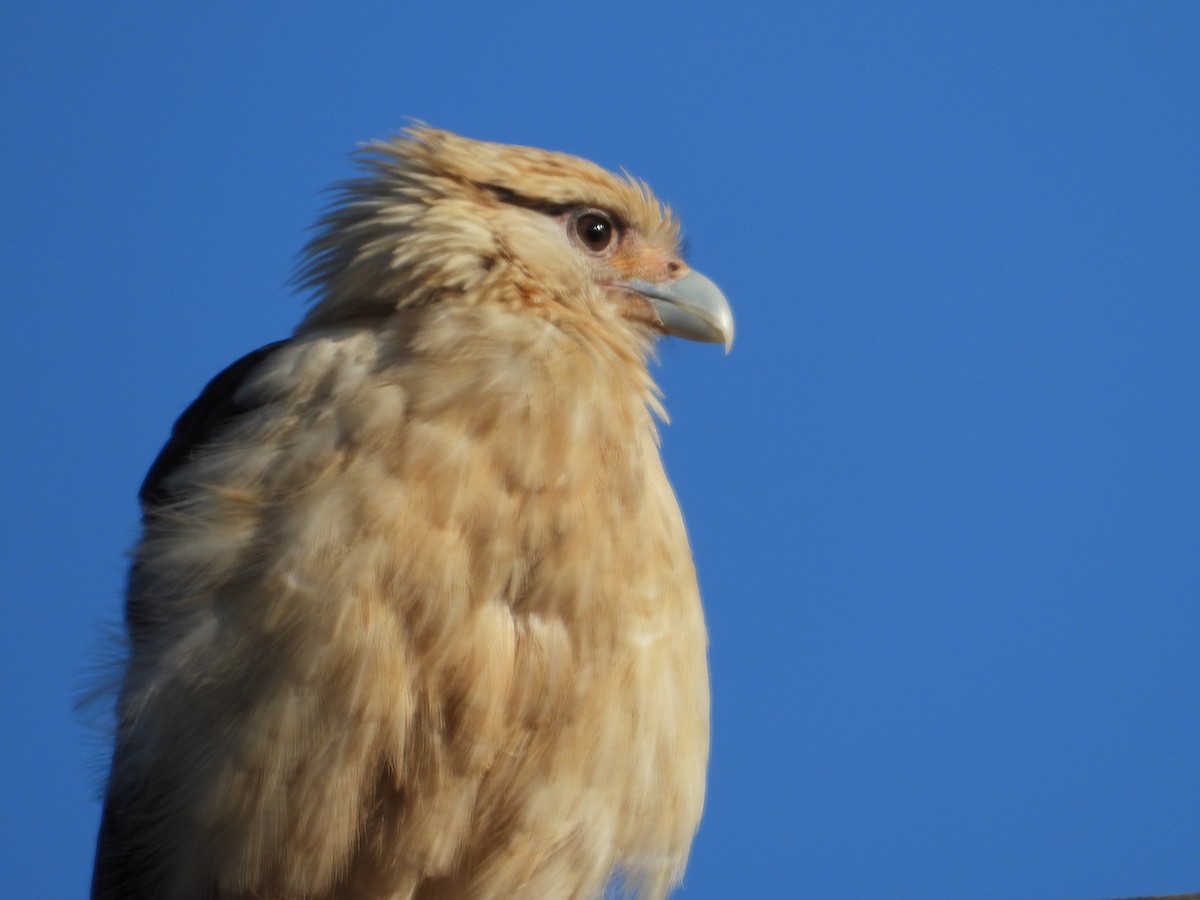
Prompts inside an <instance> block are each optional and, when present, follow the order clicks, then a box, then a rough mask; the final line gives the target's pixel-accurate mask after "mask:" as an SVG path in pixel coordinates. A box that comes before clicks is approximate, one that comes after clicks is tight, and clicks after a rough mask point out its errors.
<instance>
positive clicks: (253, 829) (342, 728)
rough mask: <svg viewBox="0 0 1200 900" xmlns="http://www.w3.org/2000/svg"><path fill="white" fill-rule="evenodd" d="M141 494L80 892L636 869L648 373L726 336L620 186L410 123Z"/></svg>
mask: <svg viewBox="0 0 1200 900" xmlns="http://www.w3.org/2000/svg"><path fill="white" fill-rule="evenodd" d="M361 163H362V168H363V172H362V174H361V177H359V178H358V179H356V180H353V181H351V182H349V183H348V184H346V185H345V186H344V188H343V190H342V192H341V194H340V196H339V198H338V200H337V202H336V203H335V205H334V206H333V208H332V209H331V211H330V212H329V213H328V214H327V215H326V216H325V218H324V219H323V221H322V223H321V226H322V227H321V230H320V231H319V233H318V235H317V236H316V238H315V239H314V240H313V241H312V242H311V244H310V246H309V248H308V253H307V261H306V265H305V268H304V269H303V272H302V275H301V280H302V281H303V282H304V283H305V284H307V285H308V286H310V287H311V288H313V289H314V291H315V294H316V302H315V304H314V306H313V308H312V309H311V311H310V312H309V314H308V315H307V317H306V318H305V319H304V320H303V321H302V322H301V323H300V325H299V327H298V328H297V329H296V332H295V334H294V335H293V336H292V337H291V338H290V339H288V340H284V341H280V342H278V343H275V344H272V345H270V346H267V347H264V348H262V349H260V350H257V351H255V352H254V353H251V354H250V355H248V356H246V357H244V358H243V359H241V360H240V361H238V362H236V363H234V364H233V365H232V366H231V367H229V368H228V369H226V370H225V371H224V372H222V373H221V374H220V375H218V376H217V377H216V378H215V379H214V380H213V381H212V382H211V383H210V384H209V385H208V386H207V387H206V388H205V390H204V392H203V393H202V394H201V395H200V397H199V399H197V400H196V401H195V402H194V403H193V404H192V406H191V407H190V408H189V409H188V410H187V411H186V412H185V413H184V414H183V416H182V418H180V420H179V422H178V423H177V424H176V426H175V429H174V431H173V433H172V435H171V438H170V440H169V442H168V443H167V445H166V447H165V448H164V449H163V450H162V452H161V453H160V455H159V457H158V459H157V460H156V461H155V462H154V465H153V467H152V468H151V469H150V472H149V474H148V475H147V477H146V481H145V483H144V484H143V485H142V489H141V495H140V497H141V503H142V509H143V513H144V518H143V526H144V531H143V535H142V539H141V542H140V543H139V544H138V546H137V548H136V550H135V552H134V556H133V565H132V570H131V573H130V577H129V590H128V599H127V605H126V623H127V629H128V657H127V659H126V661H125V669H124V675H123V680H122V683H121V689H120V697H119V700H118V704H117V734H116V746H115V750H114V753H113V761H112V768H111V773H110V776H109V780H108V785H107V790H106V797H105V805H104V815H103V821H102V824H101V830H100V837H99V845H98V849H97V854H96V868H95V874H94V880H93V887H92V896H93V898H96V900H131V898H132V900H150V898H153V900H185V898H186V900H201V898H222V900H225V898H244V900H252V898H253V900H333V898H364V900H366V898H372V900H373V898H392V900H399V898H410V897H419V898H435V897H436V898H539V900H541V898H560V897H561V898H568V897H580V898H584V897H593V896H597V895H599V894H601V893H602V892H603V891H604V889H605V885H606V884H609V883H610V882H616V883H618V884H621V885H623V887H624V888H625V889H628V890H631V891H634V892H637V893H639V894H640V895H642V896H645V897H662V896H664V895H665V894H666V893H667V892H668V891H669V890H670V888H671V886H672V885H673V884H674V883H676V882H677V881H678V879H679V878H680V876H681V873H682V871H683V867H684V864H685V862H686V859H687V855H688V847H689V845H690V843H691V840H692V836H693V834H694V832H695V830H696V826H697V823H698V821H699V819H700V810H701V806H702V803H703V798H704V776H705V765H706V760H707V755H708V727H709V726H708V714H709V710H708V706H709V699H708V675H707V666H706V637H705V629H704V620H703V616H702V613H701V608H700V597H699V592H698V590H697V587H696V575H695V570H694V568H693V565H692V560H691V555H690V551H689V548H688V541H687V536H686V534H685V532H684V525H683V520H682V518H681V516H680V512H679V508H678V505H677V503H676V500H675V496H674V494H673V493H672V490H671V487H670V485H669V484H668V482H667V478H666V475H665V474H664V472H663V467H662V462H661V460H660V458H659V452H658V443H657V434H656V430H655V423H654V415H655V414H656V413H659V414H660V413H661V408H660V406H659V404H658V400H657V395H656V388H655V385H654V383H653V381H652V380H651V377H650V374H649V372H648V371H647V363H646V360H647V355H648V353H649V352H650V351H651V349H652V345H653V343H654V340H655V338H656V337H657V336H658V335H660V334H668V335H678V336H681V337H685V338H690V339H694V340H701V341H716V342H721V343H724V344H725V345H726V346H727V347H728V345H729V343H730V341H731V340H732V338H733V321H732V317H731V314H730V311H729V307H728V305H727V304H726V301H725V298H724V297H723V296H722V295H721V293H720V291H719V290H717V288H716V286H715V285H714V284H713V283H712V282H711V281H709V280H708V279H706V278H705V277H704V276H703V275H701V274H699V273H697V272H694V271H692V270H691V269H689V268H688V266H687V264H686V263H685V262H684V261H683V260H682V259H681V258H680V254H679V248H678V233H677V227H676V225H675V224H674V222H673V221H672V219H671V217H670V214H669V213H668V212H667V211H666V210H665V209H664V208H663V207H662V206H661V205H660V204H659V203H658V201H656V200H655V199H654V198H653V197H652V196H651V194H650V193H649V191H648V190H647V188H646V187H645V186H644V185H642V184H640V183H638V182H633V181H630V180H628V179H624V178H618V177H615V176H613V175H611V174H610V173H608V172H606V171H604V170H602V169H600V168H598V167H596V166H594V165H592V164H590V163H587V162H584V161H582V160H579V159H575V158H573V157H570V156H565V155H562V154H558V153H549V152H545V151H541V150H533V149H528V148H523V147H509V146H503V145H499V144H489V143H481V142H477V141H471V140H466V139H464V138H461V137H457V136H455V135H452V134H448V133H446V132H441V131H434V130H431V129H427V128H423V127H422V128H415V129H412V130H410V131H409V132H407V133H406V134H405V135H403V136H401V137H399V138H397V139H396V140H394V141H391V142H387V143H376V144H372V145H370V146H369V147H368V148H367V149H366V150H365V151H364V152H363V154H362V155H361Z"/></svg>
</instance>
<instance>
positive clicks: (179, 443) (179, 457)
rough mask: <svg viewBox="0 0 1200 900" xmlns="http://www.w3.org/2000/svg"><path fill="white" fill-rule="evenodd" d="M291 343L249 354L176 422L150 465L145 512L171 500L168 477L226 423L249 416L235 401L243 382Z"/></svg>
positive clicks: (143, 493)
mask: <svg viewBox="0 0 1200 900" xmlns="http://www.w3.org/2000/svg"><path fill="white" fill-rule="evenodd" d="M287 343H288V341H286V340H283V341H275V342H274V343H271V344H267V345H266V346H265V347H259V348H258V349H257V350H255V351H253V352H252V353H247V354H246V355H245V356H243V357H242V358H241V359H239V360H238V361H237V362H235V363H234V364H233V365H231V366H229V367H228V368H227V369H225V370H224V371H223V372H221V374H220V375H218V376H217V377H216V378H214V379H213V380H212V381H210V382H209V383H208V384H206V385H205V386H204V390H203V391H201V392H200V396H199V397H197V398H196V399H195V400H193V401H192V404H191V405H190V406H189V407H188V408H187V409H185V410H184V411H183V415H181V416H180V417H179V419H178V421H176V422H175V427H174V428H172V429H171V437H170V438H169V439H168V440H167V443H166V444H165V445H164V446H163V448H162V450H160V451H159V452H158V456H157V457H156V458H155V460H154V462H153V463H151V465H150V471H148V472H147V473H146V478H145V480H144V481H142V487H141V490H139V491H138V499H139V500H140V501H141V502H142V509H143V510H144V511H145V510H150V509H153V508H154V507H156V506H159V505H161V504H162V503H164V502H166V501H167V500H169V499H171V495H170V492H169V491H167V490H166V489H165V488H164V485H163V482H164V481H165V480H166V478H167V476H168V475H170V474H171V473H172V472H174V471H175V469H177V468H178V467H179V466H180V465H181V464H182V463H185V462H187V461H188V460H189V459H191V457H192V454H193V453H195V451H196V450H197V449H198V448H199V447H202V446H203V445H204V444H206V443H208V441H209V440H211V439H212V438H213V437H214V436H215V435H216V433H217V432H218V431H220V430H221V428H222V427H223V426H224V425H225V424H226V423H228V422H229V421H230V420H231V419H233V418H234V417H236V416H238V415H240V414H241V413H243V412H246V410H245V409H243V408H242V407H240V406H238V404H237V402H236V401H235V400H234V395H235V394H236V393H237V389H238V388H239V387H240V386H241V383H242V380H243V379H244V378H245V377H246V376H247V375H248V374H250V372H251V370H253V369H254V368H255V367H256V366H257V365H258V364H259V363H261V362H263V361H264V360H265V359H267V357H269V356H270V355H271V354H272V353H274V352H275V351H276V350H278V349H279V348H281V347H283V346H284V345H286V344H287Z"/></svg>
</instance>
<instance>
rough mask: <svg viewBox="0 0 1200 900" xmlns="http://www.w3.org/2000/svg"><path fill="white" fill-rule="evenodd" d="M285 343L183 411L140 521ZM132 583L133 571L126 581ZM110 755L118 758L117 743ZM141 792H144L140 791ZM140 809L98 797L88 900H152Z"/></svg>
mask: <svg viewBox="0 0 1200 900" xmlns="http://www.w3.org/2000/svg"><path fill="white" fill-rule="evenodd" d="M287 343H288V342H287V341H286V340H283V341H275V342H274V343H272V344H267V345H266V346H265V347H260V348H259V349H257V350H255V351H254V352H252V353H248V354H246V355H245V356H243V357H242V358H241V359H239V360H238V361H237V362H235V363H234V364H233V365H231V366H229V367H228V368H227V369H225V370H224V371H223V372H221V374H219V375H217V377H216V378H214V379H213V380H212V381H210V382H209V383H208V384H207V385H205V387H204V390H203V391H201V392H200V396H199V397H197V398H196V399H195V400H194V401H192V403H191V405H190V406H188V408H187V409H186V410H184V412H183V415H181V416H180V417H179V419H178V421H176V423H175V426H174V428H172V429H171V437H170V438H169V439H168V440H167V443H166V444H165V445H164V446H163V448H162V450H160V451H159V454H158V456H157V457H156V458H155V460H154V462H153V463H152V464H151V466H150V471H149V472H147V473H146V478H145V480H144V481H143V482H142V487H141V489H140V490H139V491H138V499H139V500H140V501H141V504H142V513H143V515H145V514H147V513H149V512H150V511H152V510H153V509H154V508H155V507H157V506H161V505H162V504H163V503H166V502H168V501H169V500H170V499H171V492H170V490H169V489H168V487H167V480H168V476H170V474H171V473H172V472H174V471H175V470H176V469H177V468H178V467H179V466H181V465H183V464H184V463H186V462H187V461H188V460H189V459H191V458H192V457H193V455H194V454H195V453H196V451H197V450H198V449H199V448H201V447H203V446H204V445H205V444H207V443H208V442H209V441H211V440H212V439H213V438H214V437H216V436H217V434H218V433H220V431H221V430H222V429H224V427H225V426H226V425H228V424H229V422H231V421H232V420H233V419H235V418H236V417H237V416H239V415H241V414H242V413H244V412H247V411H248V410H247V409H245V408H244V407H242V406H240V405H239V404H238V402H237V400H236V399H235V398H236V394H237V390H238V387H240V386H241V384H242V382H243V381H244V380H245V378H246V376H247V375H249V374H250V372H251V371H253V370H254V369H255V368H256V367H257V366H258V365H260V364H261V363H262V362H264V361H265V360H266V359H267V358H268V357H269V356H271V354H273V353H275V352H276V351H277V350H279V349H280V348H281V347H283V346H285V345H286V344H287ZM129 577H130V579H131V580H132V579H136V578H137V565H136V562H135V564H134V567H133V570H132V571H131V572H130V575H129ZM133 596H134V592H133V591H130V594H129V600H127V602H126V606H125V619H126V624H127V627H128V629H129V636H130V639H131V640H133V641H135V642H136V641H137V640H138V637H139V635H140V634H141V633H142V632H143V631H144V627H145V625H146V624H147V611H146V610H142V609H139V608H138V605H137V603H135V602H134V601H133ZM115 752H117V753H119V752H120V741H119V740H118V742H117V749H116V750H115ZM142 790H146V788H145V786H143V788H142ZM140 806H141V804H140V803H139V802H138V800H137V799H136V798H134V797H126V796H122V795H121V793H119V792H118V791H117V790H115V789H114V787H113V785H112V784H110V785H109V788H108V790H107V792H106V793H105V797H104V813H103V816H102V818H101V820H100V834H99V837H98V839H97V842H96V861H95V866H94V868H93V870H92V900H153V898H155V897H156V896H157V894H158V891H157V890H156V888H155V885H154V883H153V882H154V877H155V876H154V866H153V864H152V861H151V860H149V859H147V857H146V855H145V854H146V853H147V850H146V846H147V845H148V844H149V845H153V838H152V837H150V838H149V839H147V838H148V836H147V835H146V834H145V833H144V831H145V830H146V827H147V826H146V824H145V823H142V822H139V821H138V816H137V810H138V809H139V808H140Z"/></svg>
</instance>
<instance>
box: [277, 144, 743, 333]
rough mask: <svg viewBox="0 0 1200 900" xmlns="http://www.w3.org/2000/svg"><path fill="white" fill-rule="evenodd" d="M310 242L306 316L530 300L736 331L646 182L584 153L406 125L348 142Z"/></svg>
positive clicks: (632, 323) (617, 326)
mask: <svg viewBox="0 0 1200 900" xmlns="http://www.w3.org/2000/svg"><path fill="white" fill-rule="evenodd" d="M359 162H360V165H361V167H362V169H363V174H362V176H361V177H359V178H356V179H354V180H352V181H349V182H347V183H345V184H343V185H342V186H341V188H340V191H339V193H338V195H337V199H336V200H335V202H334V204H333V205H332V206H331V208H330V209H329V211H328V212H327V213H326V215H325V216H324V218H323V219H322V221H321V223H320V228H319V232H318V234H317V236H316V237H315V238H314V239H313V240H312V241H311V242H310V244H309V246H308V248H307V251H306V258H305V264H304V266H303V268H302V270H301V273H300V276H299V281H300V282H301V283H302V284H303V285H305V286H308V287H312V288H314V289H315V291H316V299H317V302H316V305H315V306H314V308H313V309H312V311H311V312H310V314H309V316H308V318H307V319H306V320H305V324H304V326H302V328H304V327H313V326H320V325H326V324H333V323H336V322H339V321H349V320H353V319H357V318H361V317H364V316H377V315H388V314H390V312H391V311H393V310H396V309H401V308H405V307H414V306H422V305H426V304H431V303H457V304H464V305H478V304H485V303H492V304H501V305H504V306H506V307H508V308H510V309H527V310H529V311H530V312H531V313H533V314H536V315H539V316H541V317H543V318H545V319H546V320H548V321H550V322H553V323H554V324H555V325H558V326H559V327H562V328H564V329H567V330H571V331H574V332H576V333H585V334H586V333H599V334H605V333H607V334H609V335H610V336H611V335H613V334H617V335H622V334H623V335H626V336H628V335H632V336H634V337H635V338H636V339H639V340H640V339H644V336H645V335H648V334H655V333H658V334H669V335H676V336H679V337H684V338H688V339H691V340H698V341H711V342H716V343H723V344H724V345H725V348H726V350H728V349H729V346H730V344H731V343H732V342H733V316H732V313H731V312H730V309H729V305H728V303H727V302H726V300H725V297H724V296H723V295H722V294H721V292H720V290H719V289H718V288H717V286H716V285H715V284H713V283H712V282H711V281H709V280H708V279H707V278H705V277H704V276H703V275H701V274H700V273H699V272H696V271H694V270H692V269H691V268H690V267H689V266H688V265H687V263H686V262H685V261H684V259H683V258H682V256H681V254H680V249H679V229H678V226H677V224H676V223H675V221H674V219H673V218H672V216H671V213H670V210H669V209H667V208H666V207H664V206H663V205H662V204H661V203H660V202H659V201H658V200H656V199H655V198H654V196H653V195H652V194H651V193H650V190H649V189H648V188H647V187H646V185H645V184H643V183H641V182H639V181H635V180H633V179H631V178H628V177H618V176H616V175H613V174H612V173H610V172H607V171H605V170H604V169H602V168H600V167H599V166H596V165H594V164H592V163H590V162H587V161H585V160H581V159H578V158H576V157H573V156H568V155H566V154H562V153H551V152H548V151H544V150H536V149H533V148H529V147H515V146H508V145H504V144H494V143H486V142H482V141H474V140H469V139H467V138H463V137H459V136H457V135H454V134H450V133H448V132H445V131H437V130H434V129H431V128H426V127H423V126H421V127H416V128H412V129H409V130H408V131H406V132H404V133H403V134H402V135H401V136H399V137H398V138H396V139H394V140H392V141H388V142H377V143H372V144H369V145H367V146H366V147H365V148H363V150H362V151H360V153H359Z"/></svg>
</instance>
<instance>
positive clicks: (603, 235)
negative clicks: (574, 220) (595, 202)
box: [579, 215, 612, 250]
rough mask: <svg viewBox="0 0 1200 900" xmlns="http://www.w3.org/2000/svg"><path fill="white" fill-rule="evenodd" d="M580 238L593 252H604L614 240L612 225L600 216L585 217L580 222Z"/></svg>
mask: <svg viewBox="0 0 1200 900" xmlns="http://www.w3.org/2000/svg"><path fill="white" fill-rule="evenodd" d="M579 236H580V237H581V238H583V241H584V243H586V244H587V245H588V246H589V247H591V248H592V249H593V250H603V249H604V248H605V247H607V246H608V242H609V241H610V240H611V239H612V223H610V222H608V221H606V220H605V219H602V218H600V217H599V216H594V215H593V216H584V217H583V218H582V219H580V220H579Z"/></svg>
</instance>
